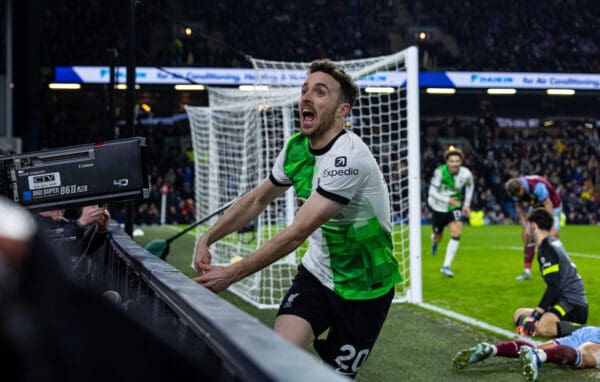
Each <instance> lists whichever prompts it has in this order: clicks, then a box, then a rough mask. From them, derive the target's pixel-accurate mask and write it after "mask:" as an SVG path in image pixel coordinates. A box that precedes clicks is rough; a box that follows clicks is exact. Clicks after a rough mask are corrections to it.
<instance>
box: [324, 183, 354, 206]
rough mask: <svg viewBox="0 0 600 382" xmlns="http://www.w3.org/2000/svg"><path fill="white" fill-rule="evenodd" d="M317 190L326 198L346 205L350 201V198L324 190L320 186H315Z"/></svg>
mask: <svg viewBox="0 0 600 382" xmlns="http://www.w3.org/2000/svg"><path fill="white" fill-rule="evenodd" d="M317 192H318V193H319V194H321V195H322V196H324V197H326V198H327V199H331V200H333V201H334V202H338V203H342V204H343V205H347V204H348V203H350V199H348V198H344V197H343V196H340V195H337V194H334V193H333V192H329V191H325V190H324V189H322V188H321V186H319V187H317Z"/></svg>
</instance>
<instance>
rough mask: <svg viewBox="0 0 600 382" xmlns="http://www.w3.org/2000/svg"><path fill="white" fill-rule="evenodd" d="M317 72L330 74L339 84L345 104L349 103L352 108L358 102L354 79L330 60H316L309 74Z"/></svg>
mask: <svg viewBox="0 0 600 382" xmlns="http://www.w3.org/2000/svg"><path fill="white" fill-rule="evenodd" d="M315 72H323V73H325V74H329V75H330V76H331V77H333V78H334V79H335V80H336V81H337V82H339V83H340V87H341V88H342V97H343V100H344V102H348V103H349V104H350V108H352V106H353V105H354V102H356V98H357V97H358V86H356V84H355V83H354V81H353V80H352V77H350V76H349V75H348V73H346V72H345V71H344V70H343V69H341V68H340V67H338V66H337V65H336V64H335V63H334V62H333V61H331V60H330V59H328V58H322V59H319V60H314V61H313V62H312V63H311V64H310V66H309V67H308V74H313V73H315Z"/></svg>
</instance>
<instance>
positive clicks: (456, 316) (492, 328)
mask: <svg viewBox="0 0 600 382" xmlns="http://www.w3.org/2000/svg"><path fill="white" fill-rule="evenodd" d="M417 306H420V307H423V308H425V309H429V310H431V311H434V312H436V313H439V314H441V315H443V316H446V317H450V318H452V319H454V320H457V321H460V322H464V323H466V324H469V325H471V326H476V327H478V328H480V329H484V330H487V331H490V332H492V333H496V334H498V335H500V336H503V337H506V338H515V337H519V336H517V335H516V334H515V332H511V331H510V330H506V329H502V328H499V327H497V326H494V325H490V324H488V323H487V322H483V321H479V320H476V319H474V318H472V317H468V316H465V315H464V314H460V313H456V312H453V311H451V310H447V309H444V308H440V307H439V306H435V305H431V304H428V303H426V302H422V303H419V304H417ZM527 341H530V342H535V345H539V344H540V342H537V341H534V340H533V339H531V338H527Z"/></svg>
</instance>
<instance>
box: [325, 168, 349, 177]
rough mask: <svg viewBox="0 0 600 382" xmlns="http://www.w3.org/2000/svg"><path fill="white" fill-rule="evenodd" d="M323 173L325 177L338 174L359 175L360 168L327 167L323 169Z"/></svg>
mask: <svg viewBox="0 0 600 382" xmlns="http://www.w3.org/2000/svg"><path fill="white" fill-rule="evenodd" d="M321 175H322V176H323V178H328V177H336V176H350V175H358V169H357V168H352V167H348V168H340V169H333V170H328V169H325V170H323V172H322V173H321Z"/></svg>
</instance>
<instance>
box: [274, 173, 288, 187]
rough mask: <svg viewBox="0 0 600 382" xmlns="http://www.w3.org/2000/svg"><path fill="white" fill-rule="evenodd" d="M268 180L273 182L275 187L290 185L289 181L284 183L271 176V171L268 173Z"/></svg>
mask: <svg viewBox="0 0 600 382" xmlns="http://www.w3.org/2000/svg"><path fill="white" fill-rule="evenodd" d="M269 180H270V181H271V183H273V184H274V185H276V186H277V187H289V186H291V185H292V184H291V183H290V184H286V183H281V182H279V181H278V180H277V179H275V177H274V176H273V173H271V174H269Z"/></svg>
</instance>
